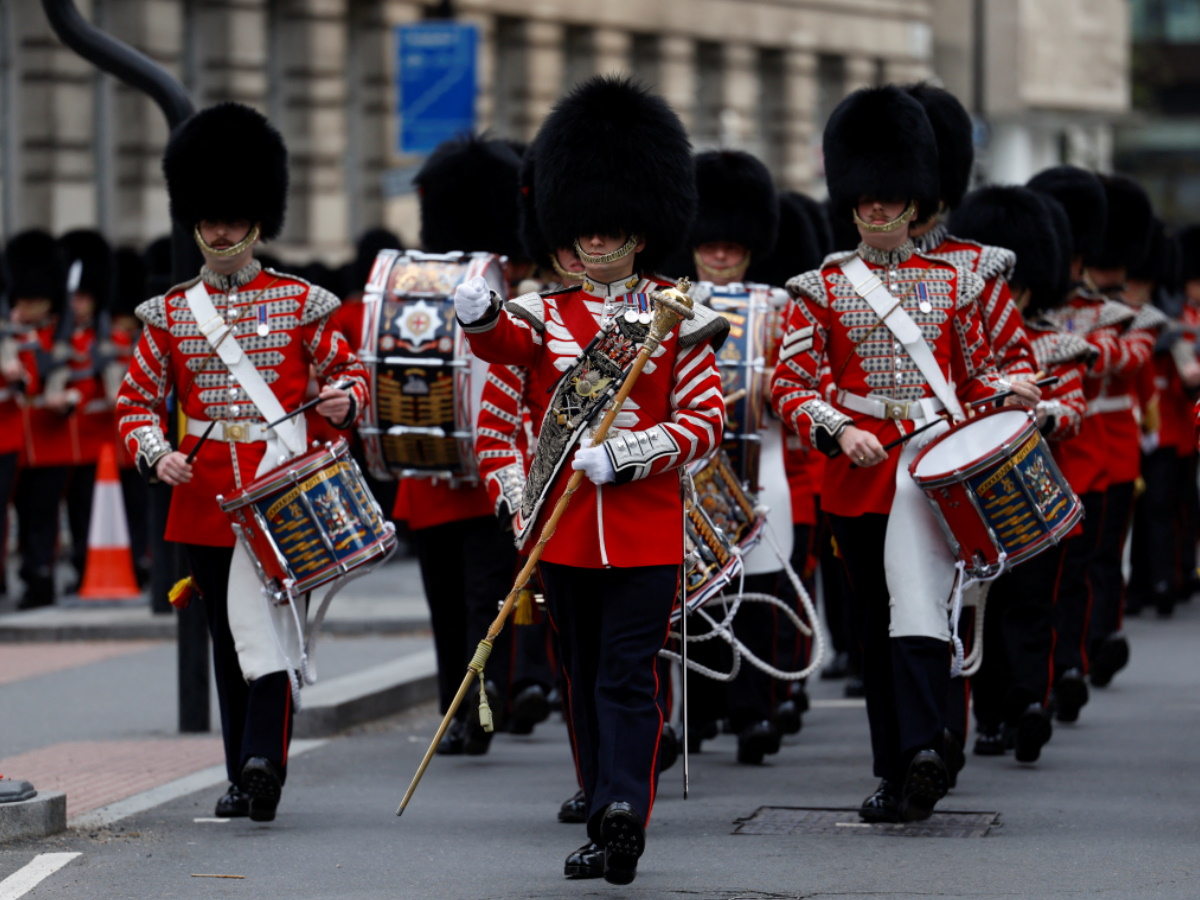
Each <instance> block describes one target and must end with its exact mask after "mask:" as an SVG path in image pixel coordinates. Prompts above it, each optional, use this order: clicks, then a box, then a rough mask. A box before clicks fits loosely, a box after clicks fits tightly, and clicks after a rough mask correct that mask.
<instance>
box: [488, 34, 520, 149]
mask: <svg viewBox="0 0 1200 900" xmlns="http://www.w3.org/2000/svg"><path fill="white" fill-rule="evenodd" d="M527 43H528V42H527V40H526V37H525V23H524V21H522V20H521V19H514V18H512V17H511V16H499V17H497V19H496V73H495V78H494V79H493V91H494V102H493V106H492V129H493V130H494V131H495V132H496V134H497V135H499V136H500V137H506V138H512V139H513V140H524V139H525V98H526V97H527V96H528V94H529V90H528V75H527V72H528V69H527V67H526V58H527V56H528V51H527V48H526V44H527Z"/></svg>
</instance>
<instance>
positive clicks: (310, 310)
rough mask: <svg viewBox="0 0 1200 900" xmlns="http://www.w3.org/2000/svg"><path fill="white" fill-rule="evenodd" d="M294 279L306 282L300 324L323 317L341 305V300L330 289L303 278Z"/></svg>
mask: <svg viewBox="0 0 1200 900" xmlns="http://www.w3.org/2000/svg"><path fill="white" fill-rule="evenodd" d="M296 280H297V281H300V282H303V283H305V284H308V299H307V300H305V301H304V311H303V312H302V313H301V314H300V324H301V325H308V324H310V323H312V322H315V321H317V320H318V319H323V318H325V317H326V316H327V315H329V314H330V313H331V312H333V311H334V310H336V309H337V308H338V307H339V306H341V305H342V301H341V300H339V299H338V297H337V294H335V293H333V292H332V291H327V290H325V288H323V287H320V286H319V285H316V284H309V283H308V282H306V281H304V279H303V278H297V279H296Z"/></svg>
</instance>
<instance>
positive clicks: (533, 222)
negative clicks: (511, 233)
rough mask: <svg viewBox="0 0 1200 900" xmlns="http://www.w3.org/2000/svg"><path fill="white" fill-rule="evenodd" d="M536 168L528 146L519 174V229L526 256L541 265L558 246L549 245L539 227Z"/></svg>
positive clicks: (546, 262) (544, 263)
mask: <svg viewBox="0 0 1200 900" xmlns="http://www.w3.org/2000/svg"><path fill="white" fill-rule="evenodd" d="M534 168H535V163H534V159H533V154H532V153H531V152H529V149H528V148H526V150H525V153H524V154H523V155H522V156H521V169H520V172H519V173H518V176H517V193H518V196H517V231H518V232H519V235H520V238H521V246H522V247H524V248H525V256H526V257H527V258H529V259H532V260H533V261H534V262H536V263H537V264H538V265H539V266H545V265H547V264H548V263H549V257H551V256H553V255H554V251H555V249H556V248H554V247H551V246H549V244H548V243H547V242H546V240H545V239H544V238H543V237H542V231H541V228H539V227H538V220H537V209H536V208H535V204H534V202H533V180H534V174H533V173H534Z"/></svg>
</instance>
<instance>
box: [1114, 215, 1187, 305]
mask: <svg viewBox="0 0 1200 900" xmlns="http://www.w3.org/2000/svg"><path fill="white" fill-rule="evenodd" d="M1178 277H1179V251H1178V247H1177V245H1176V242H1175V236H1174V235H1172V234H1171V233H1169V232H1168V231H1167V226H1166V225H1164V224H1163V221H1162V219H1160V218H1158V217H1157V216H1155V217H1154V218H1153V219H1151V221H1150V242H1149V249H1148V250H1147V252H1146V255H1145V256H1144V257H1142V260H1141V262H1139V263H1138V264H1137V265H1132V266H1130V267H1129V270H1128V271H1127V272H1126V278H1127V279H1128V280H1130V281H1153V282H1154V283H1155V284H1158V285H1161V286H1162V287H1164V288H1168V289H1170V288H1173V287H1174V286H1175V282H1176V281H1177V280H1178Z"/></svg>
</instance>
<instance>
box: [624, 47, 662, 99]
mask: <svg viewBox="0 0 1200 900" xmlns="http://www.w3.org/2000/svg"><path fill="white" fill-rule="evenodd" d="M629 60H630V66H631V67H632V68H633V71H634V72H635V73H636V74H637V76H638V77H639V78H640V79H641V80H642V81H643V82H644V83H645V84H646V85H648V86H649V87H651V88H657V87H658V84H659V81H660V79H661V78H662V69H661V68H660V67H661V65H662V44H661V42H660V41H659V39H658V35H657V34H635V35H633V40H632V41H631V42H630V47H629Z"/></svg>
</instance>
